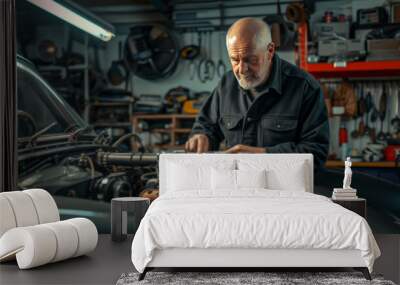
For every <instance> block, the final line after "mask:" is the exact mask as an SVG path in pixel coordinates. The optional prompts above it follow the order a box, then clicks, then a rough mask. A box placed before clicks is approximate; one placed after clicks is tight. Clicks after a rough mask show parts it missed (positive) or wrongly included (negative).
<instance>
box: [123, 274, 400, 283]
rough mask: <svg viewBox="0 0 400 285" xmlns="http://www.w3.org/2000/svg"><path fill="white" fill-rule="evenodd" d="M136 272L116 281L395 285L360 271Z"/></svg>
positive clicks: (378, 276)
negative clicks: (369, 277)
mask: <svg viewBox="0 0 400 285" xmlns="http://www.w3.org/2000/svg"><path fill="white" fill-rule="evenodd" d="M138 276H139V273H126V274H122V275H121V277H120V278H119V279H118V281H117V285H134V284H135V285H136V284H140V285H145V284H157V285H163V284H171V285H178V284H179V285H184V284H185V285H186V284H213V285H217V284H222V285H232V284H237V285H239V284H240V285H242V284H267V285H270V284H271V285H272V284H273V285H275V284H279V285H281V284H282V285H289V284H290V285H292V284H293V285H294V284H295V285H297V284H318V285H319V284H321V285H322V284H324V285H325V284H327V285H347V284H349V285H350V284H352V285H353V284H356V285H358V284H368V285H370V284H374V285H375V284H379V285H395V283H393V282H392V281H388V280H384V279H383V277H382V276H380V275H372V278H373V279H372V281H368V280H366V279H365V278H364V276H363V275H362V273H360V272H154V271H150V272H148V273H147V274H146V277H145V279H144V280H142V281H138Z"/></svg>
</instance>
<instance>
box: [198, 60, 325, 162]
mask: <svg viewBox="0 0 400 285" xmlns="http://www.w3.org/2000/svg"><path fill="white" fill-rule="evenodd" d="M255 91H256V95H257V96H255V97H253V98H252V96H253V95H252V94H250V91H248V90H244V89H243V88H241V87H240V86H239V83H238V82H237V79H236V77H235V76H234V74H233V72H232V71H229V72H227V73H226V74H225V75H224V76H223V77H222V79H221V80H220V82H219V84H218V86H217V87H216V88H215V89H214V91H213V93H212V94H211V96H210V97H209V98H207V100H206V101H205V102H204V104H203V106H202V108H201V110H200V112H199V115H198V117H197V118H196V121H195V123H194V125H193V129H192V133H191V136H192V135H194V134H197V133H203V134H206V135H207V136H208V138H209V140H210V144H211V150H218V148H219V144H220V142H221V141H222V140H224V139H225V140H226V145H227V147H232V146H234V145H236V144H245V145H250V146H257V147H264V148H265V150H266V152H267V153H312V154H313V155H314V165H315V167H319V166H321V165H323V164H324V162H325V160H326V157H327V155H328V149H329V124H328V115H327V110H326V106H325V103H324V97H323V94H322V91H321V87H320V85H319V83H318V81H316V80H315V79H314V78H313V77H312V76H311V75H309V74H308V73H306V72H304V71H303V70H301V69H300V68H298V67H297V66H295V65H293V64H290V63H288V62H287V61H285V60H282V59H280V58H279V57H278V55H276V54H275V55H274V58H273V61H272V69H271V74H270V76H269V78H268V80H267V81H266V82H265V83H264V84H262V85H261V86H258V87H256V88H255Z"/></svg>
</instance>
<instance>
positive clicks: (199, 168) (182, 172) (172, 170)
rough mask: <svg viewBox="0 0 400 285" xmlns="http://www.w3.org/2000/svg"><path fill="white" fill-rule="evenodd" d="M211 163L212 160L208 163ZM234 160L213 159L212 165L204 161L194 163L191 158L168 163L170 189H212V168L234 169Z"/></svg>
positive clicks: (168, 185) (168, 184)
mask: <svg viewBox="0 0 400 285" xmlns="http://www.w3.org/2000/svg"><path fill="white" fill-rule="evenodd" d="M208 164H210V162H209V163H208ZM235 167H236V164H235V161H234V160H219V161H213V162H212V166H210V165H207V164H206V162H204V163H198V161H197V163H193V161H191V160H180V161H173V162H170V163H168V170H167V173H168V177H167V187H168V191H185V190H194V189H195V190H198V189H201V190H210V189H211V175H210V172H211V168H215V169H225V170H229V169H230V170H233V169H235Z"/></svg>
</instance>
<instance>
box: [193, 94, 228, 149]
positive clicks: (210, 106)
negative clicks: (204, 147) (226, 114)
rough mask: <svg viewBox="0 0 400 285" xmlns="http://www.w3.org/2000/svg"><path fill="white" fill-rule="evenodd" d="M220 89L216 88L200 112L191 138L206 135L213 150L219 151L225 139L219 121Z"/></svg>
mask: <svg viewBox="0 0 400 285" xmlns="http://www.w3.org/2000/svg"><path fill="white" fill-rule="evenodd" d="M219 93H220V89H219V87H217V88H215V89H214V91H213V92H212V93H211V95H210V96H209V97H208V98H207V99H206V100H205V102H204V103H203V105H202V107H201V109H200V112H199V114H198V116H197V118H196V121H195V123H194V124H193V128H192V131H191V133H190V136H189V137H191V136H193V135H195V134H205V135H207V137H208V139H209V140H210V148H211V150H218V149H219V144H220V143H221V141H222V140H223V139H224V136H223V134H222V131H221V129H220V126H219V123H218V119H219V113H220V112H219V104H220V102H219Z"/></svg>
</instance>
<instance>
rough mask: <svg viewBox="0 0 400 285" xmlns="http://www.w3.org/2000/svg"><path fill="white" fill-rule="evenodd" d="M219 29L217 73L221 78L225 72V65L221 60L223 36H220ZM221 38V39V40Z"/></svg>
mask: <svg viewBox="0 0 400 285" xmlns="http://www.w3.org/2000/svg"><path fill="white" fill-rule="evenodd" d="M221 33H222V32H221V31H220V32H218V51H219V60H218V64H217V74H218V76H219V77H220V78H221V77H222V76H223V75H224V74H225V72H226V66H225V63H224V61H223V60H222V53H223V44H222V42H223V39H224V37H222V36H221ZM221 40H222V41H221Z"/></svg>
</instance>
